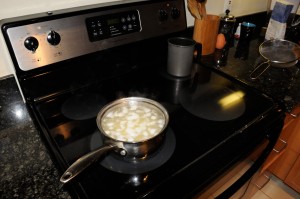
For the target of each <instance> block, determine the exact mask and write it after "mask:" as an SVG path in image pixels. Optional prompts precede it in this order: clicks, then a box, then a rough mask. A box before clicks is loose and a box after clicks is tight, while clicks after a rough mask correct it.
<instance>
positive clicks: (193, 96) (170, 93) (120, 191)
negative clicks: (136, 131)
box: [36, 66, 274, 198]
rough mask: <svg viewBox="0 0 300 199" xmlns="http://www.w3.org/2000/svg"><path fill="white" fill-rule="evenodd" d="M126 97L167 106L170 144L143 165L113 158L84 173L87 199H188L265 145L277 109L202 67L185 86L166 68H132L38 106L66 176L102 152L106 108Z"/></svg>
mask: <svg viewBox="0 0 300 199" xmlns="http://www.w3.org/2000/svg"><path fill="white" fill-rule="evenodd" d="M128 96H142V97H146V98H150V99H153V100H156V101H158V102H160V103H161V104H162V105H163V106H165V108H166V109H167V110H168V113H169V115H170V121H169V127H168V132H167V133H166V137H165V141H164V142H163V144H162V146H161V147H159V149H158V150H157V151H156V152H155V153H154V154H152V155H151V156H150V157H148V158H147V159H145V160H139V161H135V162H131V161H129V160H126V159H122V158H120V157H118V155H116V154H114V152H111V153H110V154H108V155H107V156H106V157H105V158H104V159H102V160H99V162H97V163H96V164H94V165H93V166H91V167H90V168H88V169H87V170H86V171H84V172H83V173H82V174H80V175H79V176H78V177H77V178H76V179H75V180H74V182H72V183H74V184H76V183H79V185H80V186H79V187H80V188H81V189H82V190H84V191H82V194H83V195H85V196H87V197H89V198H99V197H100V196H101V198H118V197H124V196H126V198H139V197H147V196H149V197H150V196H153V197H155V196H156V194H158V193H159V194H162V195H164V194H166V195H169V196H171V195H172V194H171V193H169V192H172V191H173V190H172V189H174V188H176V187H177V188H176V192H174V193H176V196H178V197H182V196H184V195H185V194H186V193H187V190H189V191H191V190H194V189H196V188H198V187H201V186H202V185H205V184H207V183H208V182H209V181H210V179H211V178H213V176H214V175H218V172H216V171H220V170H222V169H224V168H226V167H227V166H228V165H230V164H231V163H232V162H233V161H234V160H236V159H237V158H239V157H241V156H242V155H243V154H246V153H247V152H248V151H247V149H248V148H251V147H253V146H254V145H255V144H257V143H256V142H255V141H254V142H253V141H252V142H248V141H247V140H248V139H251V138H252V137H253V138H255V139H257V140H261V139H263V137H264V136H265V135H264V134H261V133H260V132H259V131H258V130H257V125H259V128H260V129H261V130H263V129H264V128H265V127H264V124H265V125H266V124H267V123H264V124H259V121H260V120H261V119H262V118H264V117H262V116H263V115H265V114H266V113H267V112H268V111H269V110H270V109H272V108H273V105H274V104H273V102H272V100H270V99H269V98H267V97H265V96H263V95H261V94H259V93H256V92H255V91H253V90H249V89H246V88H245V87H243V85H240V84H237V83H236V82H235V83H233V82H232V81H230V80H228V79H226V78H224V77H222V76H220V75H218V74H216V73H214V72H212V71H211V70H209V69H206V68H202V67H201V66H198V69H197V72H195V73H193V75H191V76H188V77H180V78H176V77H173V76H171V75H168V74H167V73H166V71H165V67H157V68H155V69H153V68H152V69H148V70H146V69H144V68H139V67H133V68H132V69H131V70H129V71H128V72H126V73H122V74H120V75H119V76H115V77H114V78H110V79H104V80H101V81H99V82H98V83H97V84H93V85H89V86H86V87H82V88H80V89H76V90H73V91H72V92H66V93H64V94H60V95H58V96H56V97H52V98H49V99H47V100H42V101H41V102H39V103H37V106H36V109H37V112H38V114H39V118H41V119H40V120H41V121H42V125H43V126H44V127H45V129H46V131H44V132H46V133H47V134H48V135H50V136H49V139H50V140H51V142H52V146H54V147H53V148H54V151H55V152H56V153H55V154H56V156H57V157H58V156H59V158H58V159H60V160H59V161H60V165H63V166H62V170H61V172H63V171H64V169H66V168H67V166H68V165H70V164H71V163H73V162H74V161H75V160H76V159H77V158H79V157H80V156H82V155H84V154H86V153H88V152H89V151H91V150H94V149H96V148H97V147H99V146H101V145H102V143H103V140H102V138H101V136H100V133H99V130H98V129H97V126H96V116H97V113H98V112H99V110H100V109H101V107H103V106H104V105H105V104H107V103H109V102H111V101H113V100H115V99H118V98H122V97H128ZM254 129H255V130H254ZM241 149H242V150H241ZM173 186H174V187H173ZM172 187H173V188H172Z"/></svg>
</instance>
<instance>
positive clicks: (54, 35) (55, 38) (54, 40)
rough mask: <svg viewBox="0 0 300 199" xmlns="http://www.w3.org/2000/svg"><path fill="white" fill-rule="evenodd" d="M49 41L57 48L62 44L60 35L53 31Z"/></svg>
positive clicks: (49, 35) (48, 36) (48, 38)
mask: <svg viewBox="0 0 300 199" xmlns="http://www.w3.org/2000/svg"><path fill="white" fill-rule="evenodd" d="M47 41H48V42H49V44H51V45H53V46H56V45H57V44H59V42H60V35H59V34H58V33H57V32H55V31H54V30H51V32H50V33H49V34H48V35H47Z"/></svg>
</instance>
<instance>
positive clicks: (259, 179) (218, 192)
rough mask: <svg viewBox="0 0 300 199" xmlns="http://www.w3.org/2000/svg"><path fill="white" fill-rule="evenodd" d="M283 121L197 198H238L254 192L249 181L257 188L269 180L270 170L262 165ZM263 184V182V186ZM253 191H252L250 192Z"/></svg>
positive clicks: (271, 148) (274, 142) (275, 140)
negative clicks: (265, 170)
mask: <svg viewBox="0 0 300 199" xmlns="http://www.w3.org/2000/svg"><path fill="white" fill-rule="evenodd" d="M282 127H283V123H282V122H280V123H279V124H278V125H276V126H275V127H274V128H272V129H270V130H268V132H266V138H265V139H264V140H262V141H261V142H260V143H259V144H258V146H257V147H255V148H254V149H253V151H252V152H250V153H249V155H248V156H247V157H246V158H244V159H242V160H240V161H238V162H237V163H235V165H234V166H233V167H232V168H230V169H229V170H228V171H226V172H224V174H222V175H221V176H220V177H219V178H217V179H216V180H214V181H213V182H212V183H211V184H210V186H208V187H207V188H206V189H204V190H203V191H201V192H199V193H198V194H196V196H195V197H194V198H195V199H207V198H209V197H213V198H216V199H227V198H230V197H232V196H235V197H237V198H242V197H245V196H247V197H250V196H249V194H250V195H251V194H254V193H255V192H251V191H250V188H249V183H253V184H254V185H255V186H256V187H257V188H261V187H262V186H264V185H265V184H266V183H267V182H268V181H269V179H270V178H269V174H268V172H264V171H263V170H262V166H263V164H264V162H265V160H266V159H267V157H268V156H269V154H270V153H271V152H272V150H273V148H274V146H275V144H276V142H277V140H278V137H279V135H280V132H281V129H282ZM261 184H263V185H262V186H261ZM250 192H251V193H250Z"/></svg>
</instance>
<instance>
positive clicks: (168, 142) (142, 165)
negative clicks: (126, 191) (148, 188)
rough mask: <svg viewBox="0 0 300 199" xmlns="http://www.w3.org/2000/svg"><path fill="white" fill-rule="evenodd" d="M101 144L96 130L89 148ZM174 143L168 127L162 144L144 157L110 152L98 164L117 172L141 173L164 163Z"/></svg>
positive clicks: (93, 148) (100, 138) (174, 140)
mask: <svg viewBox="0 0 300 199" xmlns="http://www.w3.org/2000/svg"><path fill="white" fill-rule="evenodd" d="M102 145H103V139H102V137H101V135H100V133H99V132H96V133H95V134H94V135H93V136H92V137H91V144H90V147H91V150H92V151H93V150H95V149H97V148H98V147H100V146H102ZM175 145H176V139H175V135H174V132H173V130H172V129H170V128H169V129H168V130H167V133H166V137H165V141H164V143H163V144H162V146H161V147H160V148H159V149H158V150H157V151H156V152H154V153H153V154H151V155H150V156H148V157H146V159H135V160H132V159H126V157H120V156H117V155H114V154H113V153H110V154H109V155H107V156H106V157H105V158H104V159H103V160H102V161H101V162H100V164H101V165H102V166H104V167H105V168H107V169H109V170H111V171H115V172H118V173H125V174H141V173H144V172H147V171H151V170H154V169H156V168H158V167H160V166H162V165H163V164H164V163H166V162H167V161H168V160H169V159H170V157H171V156H172V154H173V152H174V150H175Z"/></svg>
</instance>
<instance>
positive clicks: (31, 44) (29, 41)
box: [24, 37, 39, 52]
mask: <svg viewBox="0 0 300 199" xmlns="http://www.w3.org/2000/svg"><path fill="white" fill-rule="evenodd" d="M24 46H25V47H26V48H27V49H28V50H30V51H32V52H35V51H36V49H37V48H38V47H39V41H38V40H37V39H36V38H35V37H27V38H26V39H25V41H24Z"/></svg>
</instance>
